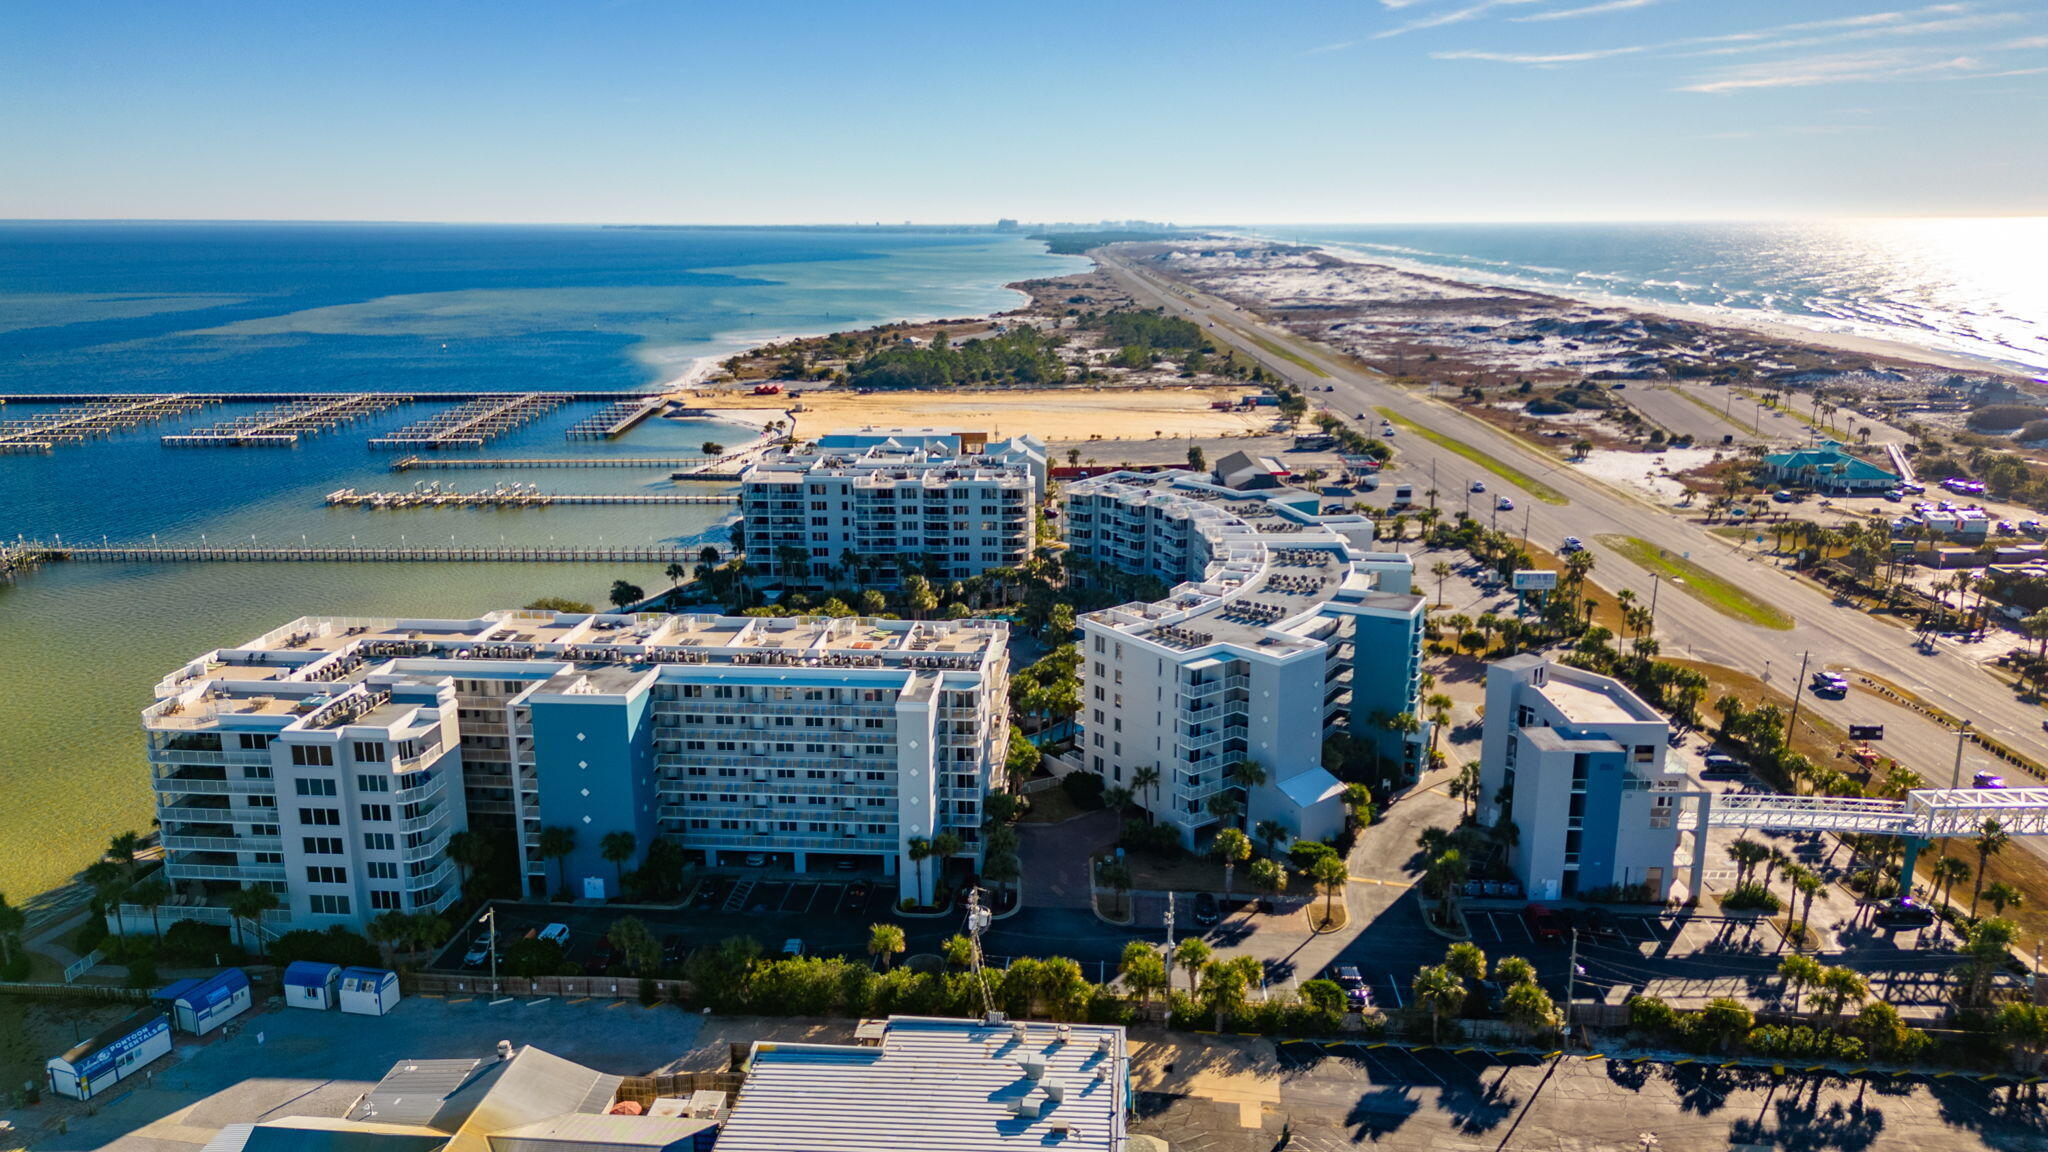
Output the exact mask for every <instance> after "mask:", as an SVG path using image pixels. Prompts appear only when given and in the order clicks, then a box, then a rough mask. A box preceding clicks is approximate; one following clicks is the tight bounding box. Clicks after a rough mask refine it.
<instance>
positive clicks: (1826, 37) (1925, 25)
mask: <svg viewBox="0 0 2048 1152" xmlns="http://www.w3.org/2000/svg"><path fill="white" fill-rule="evenodd" d="M2024 19H2026V18H2025V17H2024V16H2021V15H2020V14H2019V13H2017V12H1985V13H1980V14H1978V15H1974V16H1954V17H1949V18H1946V19H1939V20H1918V21H1913V22H1911V23H1884V24H1878V25H1872V26H1868V27H1858V28H1847V29H1843V30H1839V31H1833V32H1826V33H1823V34H1821V35H1818V36H1794V37H1783V38H1778V39H1761V40H1748V41H1746V42H1744V43H1738V44H1726V43H1723V44H1722V45H1721V46H1720V47H1716V48H1707V49H1703V50H1701V51H1698V52H1689V53H1688V52H1680V53H1676V54H1677V55H1692V56H1732V55H1736V54H1738V53H1750V52H1782V51H1784V50H1786V49H1790V48H1813V47H1818V46H1820V45H1824V44H1846V43H1850V42H1853V41H1858V40H1886V39H1892V40H1903V39H1909V38H1912V37H1916V36H1943V35H1948V34H1951V33H1955V32H1975V31H1979V30H1981V29H1985V28H1997V27H2003V26H2006V25H2010V24H2014V23H2018V22H2019V21H2022V20H2024ZM1714 42H1715V41H1713V40H1704V41H1690V42H1689V43H1714ZM1681 43H1687V42H1681ZM1674 46H1675V45H1674Z"/></svg>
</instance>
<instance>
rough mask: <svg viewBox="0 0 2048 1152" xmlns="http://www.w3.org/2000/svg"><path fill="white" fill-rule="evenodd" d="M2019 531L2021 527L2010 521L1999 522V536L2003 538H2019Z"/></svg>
mask: <svg viewBox="0 0 2048 1152" xmlns="http://www.w3.org/2000/svg"><path fill="white" fill-rule="evenodd" d="M2019 531H2020V526H2019V525H2017V524H2015V523H2013V522H2012V521H2010V520H2000V521H1999V522H1998V534H1999V535H2001V536H2017V535H2019Z"/></svg>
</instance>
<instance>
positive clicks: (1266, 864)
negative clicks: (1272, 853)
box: [1252, 860, 1287, 896]
mask: <svg viewBox="0 0 2048 1152" xmlns="http://www.w3.org/2000/svg"><path fill="white" fill-rule="evenodd" d="M1252 883H1253V884H1255V885H1257V886H1258V889H1259V891H1261V892H1264V893H1265V894H1266V895H1268V896H1278V895H1279V894H1280V893H1282V892H1284V891H1286V890H1287V869H1285V868H1282V867H1281V866H1280V862H1279V861H1278V860H1254V861H1252Z"/></svg>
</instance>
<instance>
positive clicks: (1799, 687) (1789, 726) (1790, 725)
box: [1785, 652, 1813, 748]
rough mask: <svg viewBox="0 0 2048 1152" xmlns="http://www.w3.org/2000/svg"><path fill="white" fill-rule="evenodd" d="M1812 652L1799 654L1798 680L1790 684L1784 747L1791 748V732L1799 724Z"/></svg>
mask: <svg viewBox="0 0 2048 1152" xmlns="http://www.w3.org/2000/svg"><path fill="white" fill-rule="evenodd" d="M1812 655H1813V653H1812V652H1801V653H1800V654H1799V679H1797V680H1794V681H1793V682H1792V715H1791V716H1790V717H1788V718H1787V719H1786V721H1785V747H1787V748H1790V747H1791V746H1792V732H1793V730H1794V728H1796V727H1797V726H1798V724H1799V702H1800V701H1801V700H1803V699H1805V698H1806V661H1807V658H1808V657H1810V656H1812Z"/></svg>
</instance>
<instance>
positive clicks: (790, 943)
mask: <svg viewBox="0 0 2048 1152" xmlns="http://www.w3.org/2000/svg"><path fill="white" fill-rule="evenodd" d="M803 954H804V942H803V941H802V940H799V939H798V938H796V937H795V936H791V937H790V938H789V939H787V940H784V941H783V942H782V958H783V959H784V960H794V959H796V958H797V957H799V956H802V955H803Z"/></svg>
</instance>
